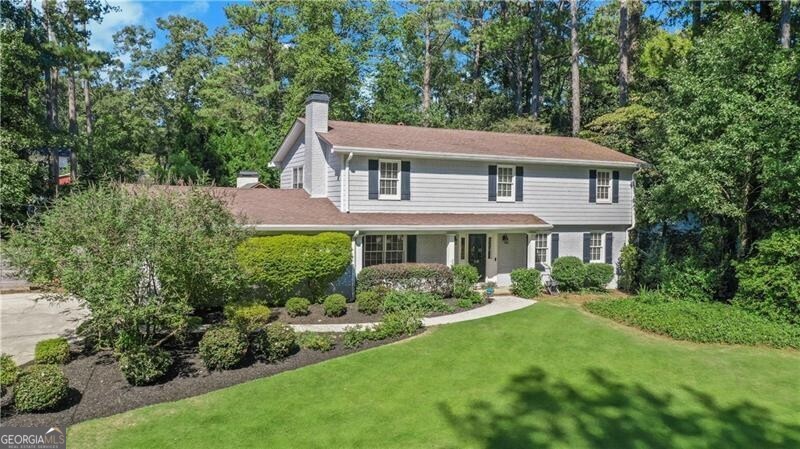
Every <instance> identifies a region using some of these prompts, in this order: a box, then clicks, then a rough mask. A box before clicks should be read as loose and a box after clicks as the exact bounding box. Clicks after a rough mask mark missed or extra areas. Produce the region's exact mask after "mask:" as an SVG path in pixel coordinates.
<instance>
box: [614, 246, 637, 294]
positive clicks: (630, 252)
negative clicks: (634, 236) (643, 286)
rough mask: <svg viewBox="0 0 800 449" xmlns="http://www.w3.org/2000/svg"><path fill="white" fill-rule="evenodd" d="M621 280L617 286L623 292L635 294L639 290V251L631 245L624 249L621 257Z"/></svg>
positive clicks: (619, 262)
mask: <svg viewBox="0 0 800 449" xmlns="http://www.w3.org/2000/svg"><path fill="white" fill-rule="evenodd" d="M617 263H618V264H619V279H618V280H617V285H618V286H619V289H620V290H622V291H626V292H629V293H633V292H635V291H636V289H637V288H638V283H637V281H636V277H637V271H638V269H639V250H638V249H636V247H635V246H633V245H631V244H627V245H625V246H623V247H622V252H621V253H620V255H619V261H618V262H617Z"/></svg>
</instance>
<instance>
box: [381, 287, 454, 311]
mask: <svg viewBox="0 0 800 449" xmlns="http://www.w3.org/2000/svg"><path fill="white" fill-rule="evenodd" d="M407 310H411V311H414V312H416V313H420V314H426V313H429V312H449V311H451V310H452V307H450V306H449V305H448V304H447V303H446V302H444V301H443V300H442V298H440V297H439V296H436V295H434V294H432V293H419V292H390V293H389V294H388V295H386V297H385V298H383V311H384V312H385V313H387V314H388V313H392V312H401V311H407Z"/></svg>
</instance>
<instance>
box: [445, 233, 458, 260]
mask: <svg viewBox="0 0 800 449" xmlns="http://www.w3.org/2000/svg"><path fill="white" fill-rule="evenodd" d="M455 264H456V235H455V234H447V266H448V267H452V266H453V265H455Z"/></svg>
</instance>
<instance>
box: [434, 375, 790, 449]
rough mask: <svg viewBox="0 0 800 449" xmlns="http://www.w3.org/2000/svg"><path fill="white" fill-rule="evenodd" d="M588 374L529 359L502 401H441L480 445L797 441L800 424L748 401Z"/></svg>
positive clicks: (458, 427) (765, 446)
mask: <svg viewBox="0 0 800 449" xmlns="http://www.w3.org/2000/svg"><path fill="white" fill-rule="evenodd" d="M587 375H588V377H589V379H590V382H587V383H586V384H585V385H579V384H570V383H569V382H566V381H563V380H560V379H555V378H550V377H548V375H547V374H546V373H545V372H544V371H543V370H542V369H540V368H537V367H532V368H530V369H529V370H528V371H526V372H524V373H523V374H520V375H517V376H515V377H514V378H513V379H512V381H511V382H510V383H509V385H508V386H506V388H505V389H504V390H502V392H501V396H502V397H501V399H502V401H503V403H504V404H508V405H507V406H505V407H498V406H497V405H495V404H494V403H489V402H486V401H474V402H472V403H471V404H469V407H470V410H469V411H468V412H467V413H465V414H463V415H461V414H457V413H455V412H454V411H453V410H452V409H451V408H450V407H448V406H447V405H445V404H440V408H441V411H442V413H443V414H444V416H445V418H446V419H447V421H448V422H449V423H450V425H451V426H452V427H453V428H454V430H455V431H456V432H457V433H458V435H460V436H462V437H464V438H465V439H467V440H470V441H475V442H478V443H479V444H480V445H481V446H482V447H486V448H547V447H553V446H558V447H592V448H614V449H632V448H649V449H672V448H676V447H703V448H706V447H719V448H726V449H735V448H741V449H754V448H759V449H771V448H787V447H800V425H799V424H796V423H795V424H789V423H783V422H779V421H777V420H775V419H774V418H772V417H771V413H770V411H768V410H766V409H764V408H763V407H760V406H758V405H755V404H753V403H751V402H749V401H744V402H739V403H736V404H720V403H719V402H717V401H716V400H715V399H714V398H713V397H711V396H709V395H708V394H705V393H702V392H700V391H697V390H695V389H692V388H690V387H686V386H684V387H682V390H681V391H680V392H678V394H672V393H660V392H653V391H650V390H648V389H647V388H645V387H644V386H642V385H641V384H628V383H623V382H621V381H618V380H616V379H615V376H614V375H613V374H611V373H609V372H607V371H604V370H599V369H589V370H588V371H587Z"/></svg>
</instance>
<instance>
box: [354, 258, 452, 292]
mask: <svg viewBox="0 0 800 449" xmlns="http://www.w3.org/2000/svg"><path fill="white" fill-rule="evenodd" d="M357 285H358V290H359V291H363V290H373V289H375V288H386V289H389V290H408V291H416V292H425V293H432V294H436V295H439V296H442V297H449V296H450V295H452V293H453V272H452V271H451V270H450V268H448V267H447V266H446V265H443V264H437V263H397V264H382V265H372V266H369V267H366V268H364V269H363V270H361V272H360V273H358V284H357Z"/></svg>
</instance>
